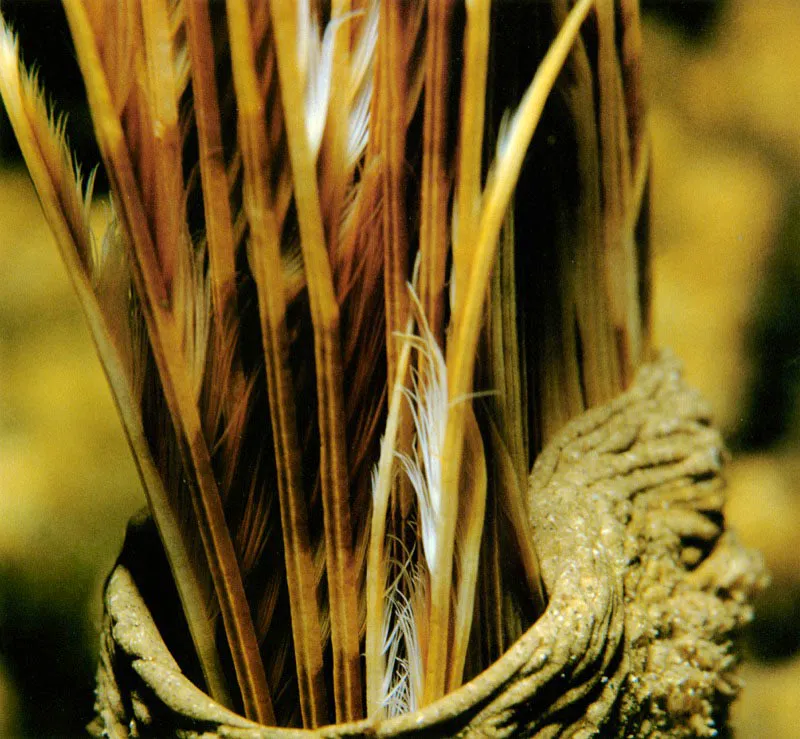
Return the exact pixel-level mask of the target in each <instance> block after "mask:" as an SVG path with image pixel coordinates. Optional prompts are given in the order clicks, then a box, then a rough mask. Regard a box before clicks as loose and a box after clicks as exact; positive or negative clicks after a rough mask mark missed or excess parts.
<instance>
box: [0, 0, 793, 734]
mask: <svg viewBox="0 0 800 739" xmlns="http://www.w3.org/2000/svg"><path fill="white" fill-rule="evenodd" d="M644 5H645V9H646V11H647V12H646V15H645V18H646V28H645V49H646V76H647V88H648V95H649V101H650V120H651V129H652V136H653V149H654V156H653V161H654V170H653V220H652V226H653V272H654V301H655V302H654V312H653V327H654V336H655V343H656V344H657V345H660V346H668V347H671V348H672V349H673V350H674V351H675V352H676V353H677V354H678V355H679V356H680V357H681V358H682V359H683V360H684V362H685V366H686V372H687V376H688V378H689V380H690V381H691V382H692V383H693V384H694V385H695V386H697V387H698V388H700V389H701V390H702V391H703V392H704V393H705V395H706V396H707V397H708V398H709V399H710V400H711V402H712V403H713V406H714V408H715V409H716V418H717V422H718V424H719V425H720V427H721V428H722V429H723V431H724V433H725V436H726V439H727V440H728V444H729V446H730V447H731V449H732V450H733V461H732V462H731V464H730V465H729V468H728V478H729V481H730V502H729V505H728V510H727V516H728V521H729V525H731V526H733V527H734V528H736V529H737V530H738V531H739V533H740V535H741V537H742V539H744V541H745V542H746V543H747V544H749V545H751V546H755V547H757V548H759V549H760V550H761V551H762V552H763V553H764V555H765V558H766V561H767V564H768V566H769V568H770V570H771V573H772V578H773V584H772V586H771V587H770V588H769V589H768V591H767V592H766V593H765V594H764V596H763V597H762V598H761V599H760V600H759V602H758V603H757V604H756V621H755V622H754V624H753V627H752V628H751V629H750V631H749V633H748V634H746V635H744V636H743V639H742V650H743V653H744V654H745V655H746V662H745V664H744V665H743V666H742V668H741V676H742V678H743V680H744V682H745V690H744V693H743V696H742V697H741V698H740V699H739V701H738V702H737V703H736V704H735V706H734V709H733V714H732V720H731V724H732V728H733V733H734V735H735V736H737V737H743V738H745V737H746V738H749V737H796V736H800V715H799V713H798V712H800V309H798V308H800V0H763V1H762V0H689V1H688V2H677V1H675V2H673V1H671V0H651V2H646V3H644ZM0 8H2V10H3V12H4V13H5V14H6V15H7V17H8V19H9V20H10V21H11V23H12V24H13V25H14V27H15V28H16V29H17V30H18V31H19V32H20V35H21V43H22V48H23V50H24V52H25V57H26V59H27V61H28V63H31V62H34V61H35V62H36V63H37V65H38V66H39V68H40V77H41V80H42V82H43V84H44V85H45V87H46V89H47V90H48V91H49V93H50V94H51V95H53V96H54V98H55V99H56V100H58V106H59V109H60V110H63V111H66V112H68V113H69V114H70V128H69V132H70V138H71V141H72V143H73V145H74V147H75V148H76V150H77V153H78V158H79V160H80V161H83V162H84V163H91V162H92V161H93V158H94V157H95V156H96V155H95V154H94V152H93V148H92V144H91V135H90V130H89V127H88V122H87V114H86V111H85V108H84V107H83V106H82V102H81V97H80V80H79V77H78V75H77V69H76V66H75V63H74V58H73V56H72V52H71V51H70V48H69V42H68V34H67V31H66V28H65V26H64V25H63V18H62V16H61V12H60V8H59V6H58V5H57V4H56V3H52V2H30V1H25V0H23V1H22V2H20V1H19V0H17V2H8V0H6V2H5V3H3V4H2V5H1V6H0ZM101 188H102V183H101ZM104 207H106V206H105V205H104V204H103V203H102V200H99V201H98V203H97V205H96V209H97V211H98V223H99V222H100V221H101V220H102V216H103V213H102V209H103V208H104ZM0 275H2V282H0V736H2V737H6V736H29V737H47V736H77V735H81V734H82V731H83V725H84V724H85V722H86V721H88V719H89V718H90V715H91V703H92V682H93V671H94V653H95V642H96V633H97V625H98V622H99V616H100V609H101V605H100V590H101V586H102V581H103V578H104V577H105V575H106V573H107V572H108V571H109V569H110V567H111V565H112V564H113V561H114V559H115V556H116V553H117V552H118V550H119V548H120V546H121V542H122V536H123V533H124V527H125V522H126V521H127V519H128V517H129V516H130V515H131V514H132V513H133V512H135V511H136V510H137V509H138V508H140V507H141V506H142V505H144V498H143V496H142V494H141V492H140V490H139V486H138V481H137V479H136V475H135V470H134V467H133V464H132V462H131V460H130V458H129V455H128V451H127V446H126V443H125V441H124V438H123V435H122V430H121V427H120V425H119V423H118V421H117V417H116V411H115V409H114V406H113V403H112V400H111V396H110V393H109V391H108V389H107V387H106V384H105V380H104V377H103V374H102V371H101V369H100V366H99V364H98V362H97V359H96V357H95V354H94V348H93V346H92V345H91V340H90V338H89V335H88V332H87V330H86V328H85V326H84V324H83V320H82V316H81V314H80V311H79V308H78V305H77V302H76V300H75V299H74V297H73V294H72V290H71V287H70V285H69V283H68V281H67V277H66V272H65V270H64V268H63V266H62V265H61V263H60V261H59V257H58V254H57V251H56V248H55V245H54V243H53V240H52V238H51V236H50V234H49V231H48V229H47V226H46V225H45V223H44V222H43V219H42V216H41V211H40V209H39V206H38V203H37V201H36V198H35V195H34V193H33V189H32V186H31V184H30V181H29V179H28V177H27V175H26V174H25V171H24V168H23V167H22V164H21V163H20V161H19V159H18V155H17V154H16V152H15V147H14V144H13V135H12V134H11V132H10V130H9V127H8V124H7V121H5V120H3V119H2V117H0Z"/></svg>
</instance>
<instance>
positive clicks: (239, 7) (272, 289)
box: [227, 0, 328, 727]
mask: <svg viewBox="0 0 800 739" xmlns="http://www.w3.org/2000/svg"><path fill="white" fill-rule="evenodd" d="M227 8H228V25H229V33H230V42H231V63H232V67H233V75H234V86H235V89H236V100H237V104H238V122H239V143H240V147H241V150H242V157H243V166H244V175H245V208H246V210H247V215H248V220H249V223H250V244H249V247H248V256H249V258H250V264H251V269H252V271H253V277H254V279H255V281H256V285H257V287H258V304H259V314H260V317H261V331H262V340H263V343H264V360H265V371H266V376H267V389H268V393H269V407H270V417H271V422H272V430H273V439H274V447H275V461H276V468H277V473H278V495H279V497H280V511H281V529H282V533H283V542H284V552H285V561H286V580H287V585H288V589H289V603H290V609H291V616H292V637H293V641H294V650H295V664H296V669H297V682H298V692H299V696H300V709H301V713H302V716H303V723H304V725H305V726H307V727H315V726H320V725H322V724H324V723H326V722H327V720H328V719H327V716H328V711H327V701H326V695H325V679H324V674H323V666H322V636H321V631H320V615H319V607H318V604H317V592H316V590H317V589H316V579H315V577H314V564H313V552H312V548H311V543H310V539H309V533H308V522H307V519H308V511H307V508H306V501H305V498H304V494H303V486H302V475H301V472H300V456H301V455H300V445H299V441H298V437H297V420H296V415H295V413H296V412H295V404H294V391H293V387H292V386H293V383H292V377H291V373H290V371H289V362H288V359H289V357H288V354H289V339H288V335H287V330H286V298H285V294H284V286H283V284H282V280H281V255H280V236H279V228H278V224H277V221H276V217H275V213H274V211H273V208H272V205H271V203H270V202H269V177H268V169H269V160H268V156H269V152H268V150H267V142H266V131H265V127H264V103H263V98H262V96H261V94H260V92H259V88H258V78H257V75H256V70H255V60H254V58H253V49H252V46H251V43H250V38H251V30H250V19H249V15H248V8H247V5H246V3H244V2H241V1H240V0H229V2H228V5H227Z"/></svg>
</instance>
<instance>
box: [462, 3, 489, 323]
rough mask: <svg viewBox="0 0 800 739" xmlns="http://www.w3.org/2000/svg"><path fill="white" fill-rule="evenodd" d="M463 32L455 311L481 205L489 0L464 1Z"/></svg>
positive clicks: (467, 267) (465, 275) (463, 285)
mask: <svg viewBox="0 0 800 739" xmlns="http://www.w3.org/2000/svg"><path fill="white" fill-rule="evenodd" d="M466 10H467V25H466V28H465V31H464V69H463V72H462V82H461V116H460V123H461V125H460V130H459V150H458V165H457V166H458V171H457V177H456V221H457V223H458V229H457V234H458V236H457V239H456V241H455V243H454V244H453V271H454V275H455V283H456V305H455V306H453V307H452V308H453V311H454V313H457V312H458V305H459V299H460V295H461V294H462V292H463V290H464V288H465V287H466V280H467V275H468V269H469V266H468V265H469V255H468V254H466V253H465V249H466V248H468V246H469V244H468V242H469V239H470V235H471V234H473V233H475V229H476V228H477V225H478V217H479V215H480V203H481V161H482V158H483V127H484V126H483V124H484V117H485V113H486V78H487V75H488V67H489V30H490V26H491V23H490V16H491V13H490V11H491V0H467V3H466Z"/></svg>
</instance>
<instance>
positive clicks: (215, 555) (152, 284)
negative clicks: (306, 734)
mask: <svg viewBox="0 0 800 739" xmlns="http://www.w3.org/2000/svg"><path fill="white" fill-rule="evenodd" d="M65 10H66V13H67V20H68V22H69V26H70V30H71V33H72V37H73V40H74V42H75V48H76V51H77V56H78V62H79V65H80V67H81V72H82V74H83V78H84V81H85V83H86V88H87V95H88V98H89V106H90V109H91V111H92V117H93V121H94V125H95V131H96V132H97V137H98V143H99V145H100V151H101V154H102V156H103V159H104V161H105V164H106V170H107V172H108V174H109V179H110V180H111V182H112V187H113V188H114V190H115V191H116V192H117V193H118V194H119V199H120V203H121V206H122V208H121V214H122V217H123V223H124V224H125V227H126V229H127V233H128V236H129V239H130V241H129V246H130V247H131V256H132V260H131V261H132V264H133V277H134V284H135V286H136V290H137V293H138V294H139V295H140V297H141V298H142V306H143V314H144V316H145V321H146V323H147V329H148V334H149V336H150V343H151V346H152V349H153V356H154V358H155V362H156V366H157V367H158V371H159V375H160V378H161V382H162V386H163V389H164V395H165V398H166V401H167V405H168V408H169V411H170V415H171V416H172V419H173V423H174V424H175V428H176V431H177V432H178V437H179V444H180V449H181V455H182V458H183V460H184V465H185V467H186V469H187V471H192V472H193V477H194V480H193V483H194V484H192V485H190V491H191V499H192V506H193V508H194V511H195V515H196V524H197V527H198V529H199V533H200V538H201V540H202V543H203V548H204V550H205V552H206V557H207V559H208V566H209V570H210V572H211V577H212V581H213V583H214V589H215V591H216V594H217V598H218V601H219V605H220V611H221V613H222V618H223V623H224V626H225V631H226V634H227V637H228V643H229V645H230V648H231V653H232V656H233V662H234V666H235V669H236V675H237V679H238V681H239V687H240V690H241V692H242V698H243V701H244V705H245V710H246V712H247V714H248V716H252V717H254V718H257V719H259V720H261V719H263V720H268V719H269V715H270V713H271V710H270V709H271V702H270V699H269V694H268V691H267V687H266V678H265V676H264V668H263V664H262V663H261V658H260V655H259V651H258V644H257V642H256V638H255V632H254V629H253V621H252V616H251V614H250V608H249V605H248V603H247V599H246V597H245V593H244V586H243V584H242V577H241V572H240V571H239V566H238V564H237V561H236V554H235V552H234V549H233V543H232V541H231V537H230V532H229V531H228V528H227V524H226V523H225V516H224V513H223V510H222V503H221V500H220V496H219V490H218V488H217V484H216V480H215V477H214V471H213V469H212V466H211V458H210V453H209V450H208V447H207V445H206V441H205V439H204V437H203V432H202V427H201V423H200V417H199V412H198V409H197V405H196V401H195V393H194V389H193V387H192V383H191V380H190V378H189V376H188V373H187V369H186V365H185V362H184V358H183V357H182V356H181V352H180V351H179V349H178V348H179V347H181V346H182V342H181V332H180V328H179V326H178V325H177V321H176V317H175V316H174V315H173V313H172V311H171V307H172V301H171V299H170V293H169V290H168V283H167V281H165V278H164V275H163V274H162V272H161V269H160V264H159V261H158V259H157V256H156V253H157V252H156V249H155V246H154V244H153V242H152V237H151V234H150V231H149V229H148V225H147V223H146V221H145V220H144V213H145V210H144V206H143V202H142V196H141V192H140V191H139V187H138V185H137V183H136V179H135V177H134V174H133V170H132V167H131V161H130V155H129V152H128V150H127V148H126V145H125V138H124V135H123V132H122V128H121V124H120V120H119V117H118V115H117V113H116V111H115V110H114V107H113V105H112V100H111V94H110V92H109V89H108V82H107V80H106V77H105V73H104V71H103V67H102V63H101V61H100V57H99V55H98V51H97V46H96V43H95V38H94V35H93V33H92V30H91V24H90V22H89V18H88V16H87V12H86V8H85V7H84V5H83V4H82V3H81V2H80V0H66V2H65Z"/></svg>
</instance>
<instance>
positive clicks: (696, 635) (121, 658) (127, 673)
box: [90, 356, 765, 739]
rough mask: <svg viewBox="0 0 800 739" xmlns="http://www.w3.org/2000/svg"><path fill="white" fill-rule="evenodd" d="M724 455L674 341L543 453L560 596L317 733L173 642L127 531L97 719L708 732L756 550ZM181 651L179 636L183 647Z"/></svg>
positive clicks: (566, 732) (237, 730)
mask: <svg viewBox="0 0 800 739" xmlns="http://www.w3.org/2000/svg"><path fill="white" fill-rule="evenodd" d="M725 456H726V453H725V451H724V448H723V444H722V441H721V438H720V435H719V433H718V432H717V431H716V430H715V429H714V428H713V427H712V426H711V425H710V421H709V410H708V407H707V405H706V404H705V403H704V402H703V400H702V399H701V398H700V397H699V396H698V394H697V393H696V392H694V391H693V390H692V389H690V388H689V387H687V386H686V384H685V383H684V382H683V380H682V378H681V372H680V366H679V364H678V363H677V362H676V360H674V359H673V358H671V357H668V356H664V357H661V358H660V359H659V360H658V361H656V362H655V363H653V364H650V365H645V366H644V367H643V368H642V369H641V371H640V372H639V374H638V377H637V379H636V381H635V383H634V384H633V385H632V387H631V388H630V389H629V390H628V391H627V392H625V393H624V394H622V395H620V396H619V397H617V398H616V399H615V400H614V401H613V402H611V403H609V404H607V405H605V406H603V407H599V408H595V409H593V410H591V411H588V412H587V413H585V414H583V415H582V416H580V417H578V418H576V419H574V420H573V421H572V422H570V423H569V424H568V425H567V426H566V427H565V428H564V429H563V430H562V431H561V432H560V433H559V435H558V436H557V438H555V439H554V440H553V441H552V443H550V444H549V445H548V446H547V447H546V449H545V450H544V451H543V452H542V453H541V454H540V455H539V457H538V459H537V461H536V464H535V466H534V468H533V471H532V474H531V477H530V489H529V498H528V503H529V513H530V518H531V522H532V525H533V531H534V532H535V543H536V547H537V550H538V552H539V553H540V556H541V559H542V566H543V571H544V578H545V584H546V587H547V592H548V596H549V602H548V606H547V609H546V611H545V613H544V614H543V616H542V617H541V618H540V619H539V620H538V621H537V622H536V623H535V624H534V625H533V626H532V627H531V628H530V629H529V630H528V631H527V632H526V633H525V634H524V635H523V636H522V637H521V638H520V639H519V640H518V641H517V642H516V644H514V645H513V646H512V647H511V649H509V650H508V651H507V652H506V654H505V655H504V656H503V657H502V658H501V659H500V660H498V661H497V662H496V663H495V664H494V665H492V667H490V668H489V669H487V670H486V671H484V672H483V673H482V674H480V675H479V676H477V677H476V678H475V679H473V680H472V681H471V682H469V683H468V684H466V685H464V686H463V687H461V688H460V689H458V690H457V691H455V692H453V693H451V694H450V695H448V696H446V697H445V698H443V699H442V700H440V701H438V702H436V703H434V704H432V705H430V706H428V707H426V708H425V709H424V710H421V711H418V712H416V713H413V714H407V715H404V716H401V717H398V718H394V719H390V720H384V721H380V722H377V721H369V720H366V721H361V722H358V723H353V724H343V725H337V726H329V727H324V728H321V729H318V730H314V731H303V730H297V729H278V728H273V727H263V726H259V725H257V724H255V723H253V722H251V721H248V720H247V719H245V718H243V717H241V716H238V715H236V714H235V713H233V712H231V711H230V710H228V709H226V708H224V707H222V706H220V705H219V704H217V703H215V702H214V701H213V700H212V699H211V698H209V697H208V696H207V695H206V694H205V693H204V692H203V691H202V690H200V689H199V688H198V687H196V686H195V685H194V684H193V683H192V681H191V679H190V678H189V676H188V675H187V673H186V670H185V669H184V670H182V669H181V664H182V663H181V658H180V655H178V659H177V660H176V658H175V657H174V656H173V654H172V653H171V652H170V650H169V649H168V648H167V646H166V643H165V640H164V638H162V633H160V631H159V628H158V627H157V626H156V623H157V622H161V621H163V617H159V618H154V616H153V614H152V613H151V611H150V610H149V609H148V602H154V601H153V600H152V599H150V600H148V599H147V598H146V597H143V595H142V594H143V593H145V592H152V590H153V586H152V583H149V582H148V580H149V579H150V578H151V577H152V572H153V570H152V569H151V570H148V568H146V567H142V566H141V565H140V564H137V565H135V566H134V565H133V564H131V563H133V562H134V561H135V562H139V563H140V562H141V558H140V557H138V556H137V557H136V558H134V556H133V555H134V553H135V550H137V549H138V551H139V553H141V547H142V546H143V545H144V544H143V542H142V541H139V542H138V543H137V542H136V537H137V535H136V533H135V531H134V532H131V534H130V536H129V542H128V543H127V544H126V547H125V550H124V551H123V554H122V556H121V557H120V561H119V562H118V564H117V565H116V567H115V569H114V570H113V572H112V574H111V575H110V577H109V579H108V582H107V585H106V590H105V617H104V623H103V633H102V637H101V659H100V666H99V669H98V676H97V700H96V706H95V708H96V719H95V721H94V722H93V724H92V726H91V727H90V728H91V729H92V730H93V731H94V733H95V734H97V735H103V736H111V737H132V736H141V737H147V736H159V737H164V736H179V737H192V738H195V737H198V738H199V737H205V738H206V739H209V738H211V737H227V738H230V739H245V738H247V739H268V738H272V737H274V738H275V739H278V738H283V737H373V736H374V737H418V736H419V737H422V736H425V737H453V736H500V737H512V736H513V737H520V736H533V737H556V736H562V735H563V736H571V737H588V736H596V735H602V736H604V737H608V736H618V737H645V736H647V737H652V736H675V737H695V736H714V735H717V734H718V733H719V732H720V731H722V730H723V728H724V726H725V722H726V720H727V712H728V707H729V706H730V703H731V702H732V701H733V699H734V698H735V696H736V695H737V692H738V690H739V683H738V681H737V678H736V675H735V672H734V668H735V666H736V662H737V655H736V652H735V649H734V642H733V641H732V638H733V637H734V635H735V633H736V631H737V630H738V629H739V628H740V627H741V626H742V625H743V624H745V623H746V622H747V621H749V620H750V618H751V616H752V611H751V607H750V605H749V601H750V599H751V597H752V596H753V594H754V593H755V592H756V591H757V590H758V589H759V588H760V587H761V586H762V585H763V583H764V579H765V574H764V569H763V563H762V561H761V558H760V556H759V555H758V554H756V553H755V552H752V551H750V550H748V549H746V548H744V547H742V546H741V545H740V544H739V543H738V541H737V539H736V536H735V534H734V533H733V532H731V531H726V530H725V526H724V519H723V515H722V507H723V502H724V484H723V480H722V477H721V475H720V472H721V467H722V464H723V461H724V458H725ZM176 654H177V652H176Z"/></svg>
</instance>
